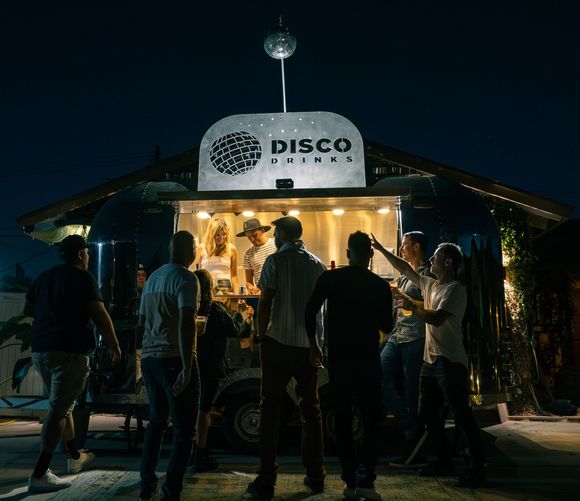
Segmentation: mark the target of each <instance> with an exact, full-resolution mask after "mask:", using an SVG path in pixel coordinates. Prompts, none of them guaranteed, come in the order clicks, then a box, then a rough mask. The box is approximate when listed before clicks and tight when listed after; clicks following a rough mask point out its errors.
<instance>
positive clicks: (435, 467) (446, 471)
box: [419, 460, 455, 477]
mask: <svg viewBox="0 0 580 501" xmlns="http://www.w3.org/2000/svg"><path fill="white" fill-rule="evenodd" d="M419 475H420V476H422V477H448V476H453V475H455V466H453V463H451V462H445V461H439V460H437V461H434V462H433V463H429V464H428V465H427V466H426V467H425V468H421V469H420V470H419Z"/></svg>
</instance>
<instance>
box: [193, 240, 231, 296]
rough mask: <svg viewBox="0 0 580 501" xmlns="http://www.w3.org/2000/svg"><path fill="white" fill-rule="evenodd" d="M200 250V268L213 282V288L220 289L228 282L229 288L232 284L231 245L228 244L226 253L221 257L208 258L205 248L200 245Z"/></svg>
mask: <svg viewBox="0 0 580 501" xmlns="http://www.w3.org/2000/svg"><path fill="white" fill-rule="evenodd" d="M200 248H201V252H202V254H201V267H202V268H204V269H206V270H207V271H208V272H209V273H210V275H211V278H212V280H213V285H214V287H220V286H221V285H222V284H225V283H226V282H225V281H228V280H229V287H230V288H231V287H232V286H233V283H232V252H233V248H234V246H233V244H228V252H225V253H224V254H222V255H221V256H209V257H208V255H207V251H206V250H205V246H203V245H200Z"/></svg>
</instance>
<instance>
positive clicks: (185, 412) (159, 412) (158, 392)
mask: <svg viewBox="0 0 580 501" xmlns="http://www.w3.org/2000/svg"><path fill="white" fill-rule="evenodd" d="M141 367H142V371H143V379H144V380H145V386H146V388H147V397H148V399H149V426H148V427H147V431H146V433H145V441H144V443H143V452H142V454H141V483H140V489H141V494H140V496H141V497H144V498H149V497H151V496H152V495H153V493H154V492H155V490H156V488H157V481H158V479H157V475H156V474H155V469H156V467H157V464H158V462H159V454H160V452H161V443H162V441H163V434H164V433H165V430H166V429H167V426H168V422H169V417H170V416H171V422H172V424H173V444H172V447H171V455H170V457H169V463H168V465H167V476H166V479H165V483H164V485H163V487H162V490H163V493H164V495H165V497H166V498H168V499H171V500H177V499H179V496H180V494H181V490H182V488H183V476H184V475H185V470H186V469H187V463H188V461H189V456H190V454H191V447H192V444H193V437H194V435H195V422H196V419H197V410H198V406H199V369H198V366H197V361H195V362H194V364H193V367H192V370H191V381H190V383H189V385H188V386H187V388H186V389H185V390H184V391H183V393H181V394H180V395H178V396H174V395H173V384H174V383H175V381H176V379H177V376H178V375H179V373H180V372H181V369H182V362H181V358H180V357H172V358H151V357H149V358H144V359H143V360H142V362H141Z"/></svg>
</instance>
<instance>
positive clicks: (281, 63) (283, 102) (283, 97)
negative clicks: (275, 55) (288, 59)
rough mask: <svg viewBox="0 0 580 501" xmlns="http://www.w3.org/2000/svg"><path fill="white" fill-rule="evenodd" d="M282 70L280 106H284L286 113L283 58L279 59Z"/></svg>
mask: <svg viewBox="0 0 580 501" xmlns="http://www.w3.org/2000/svg"><path fill="white" fill-rule="evenodd" d="M280 65H281V68H282V104H283V105H284V113H286V79H285V77H284V58H282V59H280Z"/></svg>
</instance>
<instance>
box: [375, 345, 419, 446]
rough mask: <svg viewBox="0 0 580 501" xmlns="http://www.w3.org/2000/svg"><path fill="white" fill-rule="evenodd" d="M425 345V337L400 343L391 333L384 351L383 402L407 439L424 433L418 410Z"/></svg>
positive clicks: (382, 360) (382, 357) (382, 364)
mask: <svg viewBox="0 0 580 501" xmlns="http://www.w3.org/2000/svg"><path fill="white" fill-rule="evenodd" d="M424 348H425V338H422V339H417V340H415V341H409V342H407V343H400V342H397V341H396V340H395V338H394V337H393V336H391V337H390V338H389V340H388V341H387V343H386V344H385V346H384V347H383V351H381V367H382V369H383V404H384V406H385V407H386V408H387V409H389V410H390V411H391V412H392V413H393V414H394V415H395V418H396V419H397V424H398V425H399V428H400V429H401V430H402V431H403V433H404V434H405V438H406V439H407V440H414V439H415V438H417V436H418V435H420V434H421V431H420V430H419V425H418V423H417V410H418V407H419V379H420V375H421V367H423V351H424Z"/></svg>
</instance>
